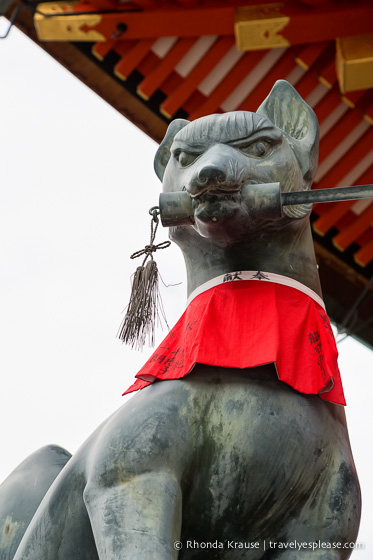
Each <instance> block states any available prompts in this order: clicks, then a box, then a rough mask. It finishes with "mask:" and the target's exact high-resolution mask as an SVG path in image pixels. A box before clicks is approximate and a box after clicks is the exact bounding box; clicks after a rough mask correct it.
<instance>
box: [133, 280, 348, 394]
mask: <svg viewBox="0 0 373 560" xmlns="http://www.w3.org/2000/svg"><path fill="white" fill-rule="evenodd" d="M250 275H251V276H250ZM227 280H228V281H227ZM219 282H223V283H219ZM211 285H212V286H213V287H210V286H211ZM205 286H206V287H207V289H205V291H202V292H201V290H203V289H204V288H203V287H201V288H199V289H198V290H197V291H196V292H197V295H196V296H195V297H194V298H193V299H192V301H191V302H190V303H189V305H188V307H187V309H186V310H185V312H184V313H183V315H182V316H181V318H180V319H179V321H178V322H177V323H176V325H175V326H174V328H173V329H172V330H171V331H170V333H169V334H168V335H167V336H166V338H165V339H164V340H163V342H162V343H161V344H160V346H159V347H158V348H157V350H156V351H155V352H154V353H153V354H152V356H151V357H150V358H149V360H148V361H147V362H146V364H145V365H144V366H143V367H142V368H141V370H140V371H139V372H138V373H137V375H136V377H137V381H135V383H134V384H133V385H131V387H129V389H127V391H126V392H125V393H123V394H126V393H130V392H132V391H136V390H138V389H142V388H143V387H146V386H147V385H150V384H151V383H153V382H154V381H157V380H164V379H180V378H182V377H184V376H186V375H187V374H188V373H190V372H191V370H192V369H193V367H194V365H195V364H196V363H200V364H206V365H210V366H218V367H226V368H239V369H244V368H250V367H256V366H260V365H264V364H270V363H273V364H275V367H276V370H277V375H278V378H279V379H280V381H283V382H284V383H287V384H288V385H290V386H291V387H293V388H294V389H296V390H297V391H299V392H301V393H305V394H307V395H309V394H314V395H317V394H318V395H320V397H321V398H322V399H324V400H327V401H331V402H333V403H336V404H342V405H345V404H346V401H345V398H344V394H343V388H342V382H341V377H340V373H339V369H338V364H337V357H338V352H337V348H336V344H335V340H334V335H333V332H332V329H331V326H330V323H329V319H328V317H327V315H326V313H325V310H324V308H323V303H322V300H321V298H319V296H317V295H316V294H315V293H314V292H312V291H311V290H310V289H309V288H307V287H306V286H303V285H302V284H300V283H299V282H296V281H294V280H292V279H291V278H286V277H283V276H279V275H277V274H271V273H261V272H260V273H258V272H257V273H256V272H255V271H254V272H250V271H249V272H236V273H231V274H229V275H225V276H224V277H219V278H218V279H214V280H212V281H210V282H208V283H207V284H206V285H205Z"/></svg>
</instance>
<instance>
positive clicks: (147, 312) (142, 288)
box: [118, 206, 171, 349]
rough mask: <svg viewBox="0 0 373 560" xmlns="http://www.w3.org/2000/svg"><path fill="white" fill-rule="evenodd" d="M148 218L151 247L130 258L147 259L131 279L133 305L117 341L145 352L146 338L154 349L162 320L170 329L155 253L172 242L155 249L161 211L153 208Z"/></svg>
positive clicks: (164, 243) (121, 327)
mask: <svg viewBox="0 0 373 560" xmlns="http://www.w3.org/2000/svg"><path fill="white" fill-rule="evenodd" d="M149 214H150V215H151V216H152V219H151V222H150V241H149V245H146V246H145V248H144V249H141V250H140V251H136V252H135V253H133V254H132V255H131V259H136V258H137V257H141V256H142V255H145V258H144V260H143V262H142V264H141V266H139V267H137V269H136V272H135V274H134V275H133V277H132V288H131V297H130V301H129V304H128V306H127V308H126V316H125V318H124V320H123V322H122V324H121V326H120V327H119V331H118V338H119V339H120V340H122V342H124V343H125V344H128V345H130V346H131V347H132V348H133V347H136V348H137V349H142V347H143V346H144V344H145V340H146V337H147V336H148V338H149V346H154V339H155V326H156V323H157V325H161V324H162V319H163V320H164V322H165V323H166V326H167V328H169V327H168V323H167V320H166V317H165V313H164V309H163V304H162V299H161V296H160V293H159V285H158V284H159V283H158V280H159V272H158V267H157V263H156V262H155V260H154V258H153V253H155V251H157V250H158V249H166V248H167V247H169V246H170V245H171V242H170V241H163V242H162V243H159V244H158V245H154V239H155V235H156V233H157V229H158V225H159V218H158V216H159V208H158V207H156V206H154V207H153V208H151V209H150V210H149ZM148 259H149V260H148ZM146 261H148V262H146Z"/></svg>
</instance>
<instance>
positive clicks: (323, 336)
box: [0, 81, 361, 560]
mask: <svg viewBox="0 0 373 560" xmlns="http://www.w3.org/2000/svg"><path fill="white" fill-rule="evenodd" d="M317 152H318V126H317V121H316V117H315V115H314V113H313V111H312V110H311V109H310V108H309V107H308V106H307V105H306V104H305V103H304V101H303V100H302V99H301V98H300V96H299V95H298V94H297V92H296V91H295V90H294V89H293V88H292V86H290V85H289V84H288V83H286V82H283V81H280V82H277V83H276V84H275V86H274V88H273V89H272V91H271V93H270V94H269V96H268V98H267V99H266V100H265V101H264V102H263V104H262V105H261V107H260V108H259V109H258V111H257V113H249V112H237V113H227V114H221V115H211V116H207V117H203V118H200V119H198V120H196V121H194V122H191V123H189V122H188V121H186V120H176V121H174V122H172V123H171V125H170V126H169V129H168V131H167V134H166V137H165V139H164V141H163V142H162V144H161V146H160V148H159V150H158V152H157V155H156V158H155V168H156V172H157V174H158V176H159V177H160V178H161V179H162V180H163V190H164V191H165V192H183V191H184V192H187V193H189V195H190V197H191V198H192V216H191V223H190V224H185V225H176V226H175V227H173V228H171V229H170V237H171V239H172V240H173V241H174V242H175V243H177V244H178V245H179V246H180V248H181V250H182V251H183V254H184V257H185V264H186V268H187V274H188V294H189V304H188V307H187V310H186V312H185V313H184V314H183V316H182V317H181V319H180V320H179V322H178V323H177V324H176V325H175V327H174V329H172V332H171V333H170V334H169V335H168V336H167V337H166V338H165V340H164V341H163V342H162V344H161V345H160V347H159V348H158V349H157V350H156V351H155V353H154V354H153V356H152V357H151V358H150V359H149V360H148V362H147V364H146V365H145V366H144V368H142V370H141V371H140V372H139V373H138V374H137V380H136V381H135V383H134V385H133V386H132V387H131V388H130V389H129V391H132V390H136V389H141V388H142V390H141V391H139V392H138V393H137V394H135V396H133V398H132V399H131V400H130V401H128V402H127V403H126V404H125V405H124V406H123V407H122V408H120V409H119V410H118V411H117V412H115V413H114V414H113V415H112V416H111V417H110V418H109V419H108V420H106V421H105V422H104V423H103V424H102V425H101V426H100V427H99V428H98V429H97V430H96V431H95V432H94V433H93V434H92V436H91V437H90V438H89V439H88V441H86V442H85V443H84V444H83V446H82V447H81V448H80V449H79V450H78V451H77V453H76V454H75V456H73V457H72V458H71V459H70V460H69V461H68V463H67V464H66V466H65V467H64V468H63V469H62V471H61V473H60V474H59V475H58V476H57V478H56V479H55V481H54V483H53V484H52V486H51V488H50V489H49V491H48V492H47V494H46V496H45V498H44V500H43V501H42V502H41V505H40V507H39V508H38V509H37V511H36V513H35V515H34V517H33V519H32V521H31V523H30V525H29V526H28V529H27V531H26V532H25V535H24V537H23V539H22V541H21V543H20V545H19V547H18V550H17V553H16V554H15V560H66V559H69V560H78V559H79V560H88V559H89V560H95V559H96V560H97V559H99V560H130V559H131V560H171V559H176V558H179V559H183V560H184V559H185V560H192V559H197V558H201V557H202V556H203V557H206V558H209V559H232V560H233V559H234V560H235V559H240V558H245V559H249V560H259V559H262V560H264V559H281V560H298V559H300V558H301V559H304V560H306V559H309V560H311V559H312V560H316V559H317V560H342V559H347V558H349V556H350V554H351V551H352V549H351V548H350V546H351V545H350V543H353V542H354V541H355V540H356V537H357V532H358V526H359V519H360V509H361V502H360V490H359V483H358V479H357V475H356V471H355V466H354V462H353V458H352V454H351V449H350V443H349V438H348V432H347V427H346V421H345V414H344V408H343V404H344V397H343V390H342V386H341V382H340V377H339V371H338V367H337V364H336V349H335V343H334V339H333V336H332V333H331V330H330V325H329V322H328V319H327V317H326V315H325V311H324V308H323V301H322V295H321V289H320V284H319V277H318V271H317V265H316V260H315V256H314V251H313V243H312V237H311V231H310V225H309V212H310V208H309V207H307V206H291V207H289V208H287V209H285V210H284V211H283V213H282V215H281V213H279V214H278V215H277V216H274V215H272V214H271V213H270V212H267V211H266V205H265V204H264V203H263V204H262V203H261V198H260V192H259V199H258V200H259V202H258V204H257V208H249V207H248V205H247V204H244V200H243V199H244V197H243V192H244V190H245V189H246V190H247V189H248V190H250V188H251V186H252V188H253V189H255V188H257V189H258V188H259V186H260V185H266V184H268V183H273V182H279V183H280V185H281V189H282V191H290V190H292V191H299V190H303V189H309V188H310V186H311V182H312V179H313V177H314V175H315V172H316V167H317V157H318V156H317ZM259 190H260V188H259ZM263 192H264V191H263ZM207 549H208V550H207ZM0 557H1V552H0Z"/></svg>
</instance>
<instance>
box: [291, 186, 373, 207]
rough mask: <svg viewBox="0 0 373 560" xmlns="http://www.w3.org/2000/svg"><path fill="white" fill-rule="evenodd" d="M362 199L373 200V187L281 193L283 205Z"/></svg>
mask: <svg viewBox="0 0 373 560" xmlns="http://www.w3.org/2000/svg"><path fill="white" fill-rule="evenodd" d="M360 198H373V185H355V186H353V187H335V188H332V189H320V190H317V189H316V190H313V191H295V192H287V193H281V205H282V206H290V205H293V204H312V203H315V202H341V201H343V200H358V199H360Z"/></svg>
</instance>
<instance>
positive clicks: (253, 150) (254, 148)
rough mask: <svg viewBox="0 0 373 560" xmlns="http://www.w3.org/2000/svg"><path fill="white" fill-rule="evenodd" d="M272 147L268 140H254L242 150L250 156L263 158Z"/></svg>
mask: <svg viewBox="0 0 373 560" xmlns="http://www.w3.org/2000/svg"><path fill="white" fill-rule="evenodd" d="M271 147H272V144H271V143H270V142H268V141H267V140H259V141H258V142H253V143H252V144H249V145H248V146H245V147H242V148H241V151H242V152H244V153H245V154H247V155H249V156H254V157H257V158H261V157H264V156H266V155H267V154H268V152H269V151H270V149H271Z"/></svg>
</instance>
